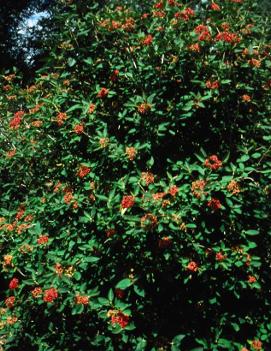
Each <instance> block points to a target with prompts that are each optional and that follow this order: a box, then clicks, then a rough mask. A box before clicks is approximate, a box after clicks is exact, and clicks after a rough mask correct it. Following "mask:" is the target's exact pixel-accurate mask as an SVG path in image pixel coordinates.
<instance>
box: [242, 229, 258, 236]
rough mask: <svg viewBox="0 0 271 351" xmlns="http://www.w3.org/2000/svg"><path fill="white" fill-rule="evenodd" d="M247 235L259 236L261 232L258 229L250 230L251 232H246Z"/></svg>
mask: <svg viewBox="0 0 271 351" xmlns="http://www.w3.org/2000/svg"><path fill="white" fill-rule="evenodd" d="M245 233H246V234H247V235H258V234H259V233H260V232H259V230H258V229H249V230H246V231H245Z"/></svg>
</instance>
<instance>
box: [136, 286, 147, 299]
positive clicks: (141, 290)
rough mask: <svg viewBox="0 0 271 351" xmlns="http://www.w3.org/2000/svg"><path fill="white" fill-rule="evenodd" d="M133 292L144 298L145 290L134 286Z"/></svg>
mask: <svg viewBox="0 0 271 351" xmlns="http://www.w3.org/2000/svg"><path fill="white" fill-rule="evenodd" d="M134 291H135V293H136V294H137V295H138V296H141V297H145V290H144V289H141V288H140V287H139V286H137V285H134Z"/></svg>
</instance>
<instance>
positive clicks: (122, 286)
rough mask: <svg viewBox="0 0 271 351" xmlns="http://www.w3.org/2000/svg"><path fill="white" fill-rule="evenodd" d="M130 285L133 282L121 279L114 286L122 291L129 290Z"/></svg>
mask: <svg viewBox="0 0 271 351" xmlns="http://www.w3.org/2000/svg"><path fill="white" fill-rule="evenodd" d="M132 284H133V282H132V281H131V280H130V279H128V278H125V279H122V280H121V281H120V282H118V284H117V285H116V288H117V289H123V290H124V289H127V288H129V286H131V285H132Z"/></svg>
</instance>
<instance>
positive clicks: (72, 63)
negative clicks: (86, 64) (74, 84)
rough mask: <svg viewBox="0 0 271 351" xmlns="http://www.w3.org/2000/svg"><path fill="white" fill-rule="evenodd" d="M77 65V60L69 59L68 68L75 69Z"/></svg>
mask: <svg viewBox="0 0 271 351" xmlns="http://www.w3.org/2000/svg"><path fill="white" fill-rule="evenodd" d="M75 64H76V60H75V59H74V58H72V57H69V58H68V66H70V67H73V66H74V65H75Z"/></svg>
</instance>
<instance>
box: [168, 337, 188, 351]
mask: <svg viewBox="0 0 271 351" xmlns="http://www.w3.org/2000/svg"><path fill="white" fill-rule="evenodd" d="M185 337H186V335H184V334H180V335H177V336H175V337H174V338H173V340H172V344H171V351H180V346H181V343H182V341H183V339H184V338H185Z"/></svg>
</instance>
